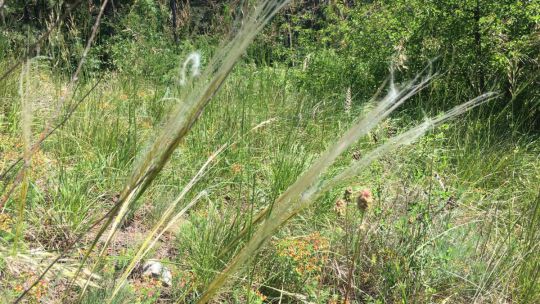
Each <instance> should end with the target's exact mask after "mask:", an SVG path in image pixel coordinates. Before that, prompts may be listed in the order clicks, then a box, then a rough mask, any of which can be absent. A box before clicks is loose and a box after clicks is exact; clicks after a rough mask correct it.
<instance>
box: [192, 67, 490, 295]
mask: <svg viewBox="0 0 540 304" xmlns="http://www.w3.org/2000/svg"><path fill="white" fill-rule="evenodd" d="M417 78H418V77H417ZM429 79H430V78H429V77H428V78H426V79H424V80H423V81H422V82H420V84H416V85H411V84H409V86H406V87H405V89H402V90H399V91H397V90H395V87H394V86H393V85H391V90H390V93H389V94H388V95H387V97H386V98H384V99H383V101H382V102H381V105H379V106H377V107H376V108H375V109H374V110H373V111H372V112H370V113H369V114H368V115H367V116H366V117H365V118H364V119H362V120H360V122H359V123H357V124H356V125H354V126H353V127H352V128H351V129H349V130H348V131H347V132H346V133H345V134H344V135H343V136H342V137H341V138H340V139H339V140H338V141H337V143H336V144H334V145H332V146H331V147H330V148H329V149H328V151H327V152H325V153H324V154H323V155H322V156H321V157H320V158H319V159H318V160H317V161H316V162H315V163H314V165H312V166H311V167H310V168H309V169H308V170H307V172H306V173H304V174H303V175H302V176H301V177H299V178H298V180H297V181H296V182H295V183H294V184H293V185H292V186H290V187H289V188H288V189H287V190H286V191H285V193H284V194H283V195H282V196H281V197H280V198H278V200H279V202H276V203H274V208H273V209H272V210H271V213H270V214H269V215H268V217H267V218H266V219H265V220H264V221H263V222H262V223H261V225H260V226H259V227H258V228H256V230H255V231H254V232H253V234H252V236H251V237H250V239H249V240H248V241H247V243H246V244H245V246H244V247H243V248H242V249H241V250H240V251H239V252H238V253H237V254H236V255H235V256H234V257H233V258H232V260H231V261H230V262H229V264H228V265H227V267H226V268H225V269H224V270H223V271H222V272H221V273H220V274H219V275H217V276H216V277H215V278H214V280H213V281H212V282H211V283H210V284H209V285H208V288H207V290H206V291H205V293H204V294H203V295H202V297H201V298H200V300H199V301H198V303H207V302H208V301H209V300H210V299H211V298H212V297H213V296H214V295H215V294H216V293H217V292H218V291H219V289H220V288H221V287H223V285H224V284H225V282H226V281H227V279H228V278H229V277H230V276H231V275H232V274H234V273H236V272H237V271H238V270H239V269H240V267H241V266H242V265H245V264H246V263H247V262H249V260H250V258H252V257H253V256H254V253H255V252H256V251H257V250H258V249H259V248H260V247H261V246H262V245H263V244H264V243H265V241H266V240H267V238H268V237H269V236H271V235H272V234H273V233H275V231H276V230H277V229H278V228H279V227H280V226H282V225H283V224H284V223H286V222H287V221H288V220H289V219H290V218H292V217H293V216H294V215H296V214H297V213H298V212H300V211H301V210H302V209H304V208H306V207H308V206H309V205H310V204H312V203H313V202H314V201H315V200H316V199H317V198H318V197H319V196H320V195H321V194H323V193H324V192H325V191H327V190H329V189H330V187H331V186H334V185H337V184H339V183H341V182H343V181H344V180H345V179H346V178H348V177H350V176H352V175H353V174H355V173H357V172H358V171H359V170H361V169H363V168H365V167H366V166H367V165H369V164H370V163H371V162H372V161H374V160H375V159H377V158H379V157H381V156H383V155H385V154H386V153H388V152H389V151H391V150H393V149H395V148H396V147H398V146H400V145H405V144H410V143H412V142H414V141H415V140H417V139H418V138H420V137H421V136H422V135H423V134H425V132H427V131H428V130H429V129H430V128H432V127H433V126H435V125H437V124H440V123H442V122H444V121H446V120H448V119H451V118H452V117H455V116H456V115H459V114H461V113H464V112H465V111H467V110H469V109H471V108H473V107H475V106H478V105H479V104H481V103H482V102H485V101H487V100H489V99H490V98H492V97H493V96H494V95H495V94H493V93H488V94H484V95H482V96H479V97H477V98H475V99H473V100H471V101H469V102H466V103H464V104H462V105H460V106H457V107H455V108H454V109H452V110H450V111H448V112H447V113H445V114H444V115H442V116H440V117H439V118H435V119H428V120H426V121H425V122H424V123H422V124H420V125H419V126H417V127H415V128H413V129H411V130H409V131H407V132H404V133H402V134H400V135H398V136H396V137H394V138H392V139H391V140H389V141H388V142H387V143H385V144H384V145H382V146H380V147H379V148H377V149H375V150H374V151H372V152H371V153H369V154H368V155H366V156H364V157H363V158H362V159H360V160H359V161H357V162H355V163H354V165H353V166H351V167H349V169H346V170H345V171H344V172H342V174H339V175H338V176H336V177H334V178H332V179H331V180H330V181H328V182H323V181H320V180H318V177H319V175H320V174H321V173H323V172H324V171H325V169H327V168H328V167H329V166H330V165H331V164H332V163H333V162H334V161H335V159H336V158H337V157H338V156H339V155H340V154H341V153H342V152H343V151H345V149H346V148H348V147H349V146H350V145H352V144H353V143H354V142H356V141H357V140H358V139H359V138H360V135H362V134H364V135H365V133H367V132H368V131H369V129H371V128H372V127H374V126H375V124H376V122H378V121H380V120H381V119H380V118H381V117H386V116H387V115H388V114H390V112H391V111H392V110H393V109H395V108H396V104H397V105H398V104H401V103H402V102H403V101H405V100H406V99H407V98H409V97H410V96H412V95H413V94H414V93H416V92H418V90H419V89H420V88H422V87H424V86H425V84H426V83H427V82H428V81H429Z"/></svg>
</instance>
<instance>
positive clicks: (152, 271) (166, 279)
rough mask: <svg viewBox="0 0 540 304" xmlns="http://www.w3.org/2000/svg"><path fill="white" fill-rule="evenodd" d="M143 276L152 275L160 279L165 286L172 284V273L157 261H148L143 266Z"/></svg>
mask: <svg viewBox="0 0 540 304" xmlns="http://www.w3.org/2000/svg"><path fill="white" fill-rule="evenodd" d="M143 276H147V277H152V278H155V279H158V280H160V281H161V284H162V285H163V286H165V287H169V286H171V285H172V273H171V271H170V270H169V269H168V268H167V267H165V266H163V264H161V263H160V262H158V261H152V260H150V261H148V262H146V263H145V264H144V266H143Z"/></svg>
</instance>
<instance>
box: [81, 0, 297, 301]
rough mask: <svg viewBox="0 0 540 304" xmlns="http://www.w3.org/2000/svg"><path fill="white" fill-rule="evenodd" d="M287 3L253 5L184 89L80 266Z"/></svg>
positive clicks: (284, 0) (281, 0) (273, 1)
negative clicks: (237, 28) (184, 91)
mask: <svg viewBox="0 0 540 304" xmlns="http://www.w3.org/2000/svg"><path fill="white" fill-rule="evenodd" d="M287 3H288V0H261V1H258V2H256V3H255V6H254V8H253V10H252V12H251V13H250V14H249V15H248V16H247V17H246V19H245V22H243V23H242V25H241V27H240V29H239V30H238V32H237V33H236V35H235V36H234V37H233V38H232V40H230V41H229V42H227V43H225V44H224V45H223V46H221V47H219V48H218V50H217V53H216V55H215V56H214V57H213V58H212V59H211V60H210V62H209V65H208V67H207V68H206V69H205V70H204V72H203V73H202V74H201V76H200V77H199V78H198V81H196V82H195V83H194V86H193V88H191V89H190V90H186V93H185V94H184V97H183V98H182V99H183V103H182V104H180V105H178V106H177V107H176V108H175V109H174V110H173V111H172V113H171V115H170V117H169V118H168V120H167V122H166V123H165V124H164V126H163V128H162V130H161V132H160V133H159V135H158V136H157V137H156V139H155V141H154V143H153V144H152V145H151V146H150V148H149V149H148V151H147V152H145V153H144V154H143V155H142V157H141V159H140V160H139V161H138V162H136V164H135V168H134V170H133V172H132V174H131V177H130V178H129V180H128V182H127V184H126V185H125V187H124V189H123V190H122V192H121V194H120V198H119V201H118V203H117V204H116V205H115V206H114V207H113V210H111V216H110V217H109V218H108V219H107V221H106V222H105V223H104V224H103V226H102V227H101V229H100V230H99V231H98V233H97V235H96V237H95V238H94V240H93V242H92V244H91V246H90V248H89V250H88V251H87V252H86V254H85V256H84V258H83V261H82V262H81V267H82V266H83V265H84V263H86V260H87V259H88V256H89V254H90V252H91V251H92V250H93V249H94V248H95V246H96V245H97V242H98V240H99V239H100V238H101V236H102V235H103V234H104V233H105V231H106V230H107V229H109V227H110V230H109V233H108V235H107V237H106V239H105V241H104V243H103V246H102V248H101V250H100V252H99V254H98V259H97V261H96V262H95V264H94V267H92V269H93V270H94V269H96V267H97V266H98V264H99V263H100V261H101V258H102V257H103V255H104V253H105V251H106V248H107V247H108V245H109V244H110V242H111V240H112V239H113V237H114V235H115V233H116V231H117V229H118V228H119V226H120V224H121V222H122V220H123V219H124V217H125V215H126V214H127V213H128V211H129V210H131V209H132V204H133V202H134V201H136V200H137V199H138V198H139V197H140V196H141V195H142V194H143V193H144V191H145V190H146V189H147V187H148V186H149V185H150V184H151V183H152V181H153V180H154V179H155V178H156V176H157V175H158V173H159V172H160V171H161V169H162V168H163V167H164V166H165V164H166V163H167V162H168V160H169V158H170V157H171V155H172V152H173V151H174V150H175V149H176V147H177V146H178V144H179V143H180V141H181V140H182V139H183V138H184V137H185V135H186V134H187V133H188V132H189V130H190V129H191V127H192V126H193V124H194V123H195V122H196V121H197V119H198V117H199V116H200V115H201V114H202V111H203V110H204V107H205V106H206V105H207V104H208V103H209V102H210V100H211V99H212V97H213V96H214V95H215V93H216V92H217V91H218V90H219V88H220V87H221V85H222V84H223V82H224V80H225V79H226V78H227V76H228V75H229V73H230V72H231V70H232V68H233V67H234V65H235V63H236V62H237V61H238V59H239V58H240V56H241V55H242V54H243V53H244V51H245V50H246V48H247V47H248V45H249V44H250V43H251V42H252V41H253V39H254V38H255V36H256V35H257V33H259V32H260V31H261V30H262V28H263V27H264V25H265V24H266V23H267V22H268V21H270V19H271V18H272V17H273V16H274V15H275V13H276V12H278V11H279V10H280V9H281V8H282V7H283V6H285V5H286V4H287ZM85 290H86V288H84V289H83V291H82V292H81V297H82V295H84V292H85Z"/></svg>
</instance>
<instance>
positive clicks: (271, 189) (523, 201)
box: [0, 65, 540, 303]
mask: <svg viewBox="0 0 540 304" xmlns="http://www.w3.org/2000/svg"><path fill="white" fill-rule="evenodd" d="M289 73H292V72H291V71H285V70H283V69H261V68H254V67H251V66H245V65H243V66H240V67H239V68H238V69H237V70H236V72H235V73H234V75H232V77H230V79H228V80H227V83H226V85H225V86H224V88H223V89H222V90H221V91H220V93H219V94H218V96H217V97H216V99H215V100H214V101H213V102H212V103H211V105H210V106H209V107H208V108H207V109H206V111H205V113H204V115H203V117H202V119H201V120H200V121H199V122H198V123H197V125H196V127H195V128H194V129H193V130H192V132H191V133H190V135H189V136H188V138H187V139H186V140H185V141H184V142H183V143H182V144H181V146H180V147H179V149H178V150H177V152H175V154H174V156H173V159H172V161H171V163H170V164H169V165H167V167H166V168H165V169H164V171H163V172H162V174H161V175H160V177H159V178H158V180H157V181H156V182H155V183H154V184H153V185H152V187H151V188H150V189H149V191H147V193H146V194H145V195H144V197H143V198H142V199H141V200H140V201H139V202H140V203H141V204H142V205H143V206H142V208H141V209H140V210H141V211H140V212H138V213H136V214H133V215H130V220H129V224H128V225H127V227H125V229H124V230H123V231H122V235H121V237H120V239H121V240H119V241H116V242H115V244H114V246H113V249H112V251H111V254H110V255H109V256H108V259H107V263H108V264H107V265H106V266H105V267H104V269H103V271H102V273H101V274H102V275H103V276H104V278H105V280H104V281H102V282H101V284H102V285H105V286H107V285H108V284H110V283H109V282H108V281H107V280H108V279H112V278H113V277H114V276H115V273H118V272H119V271H120V270H121V268H122V267H124V266H125V261H126V259H127V257H129V256H130V255H133V254H134V253H133V248H134V245H135V244H136V243H137V242H140V241H141V238H140V235H143V234H144V233H145V232H146V231H147V230H148V229H149V228H150V227H151V226H152V224H153V223H154V222H155V221H156V220H157V219H158V218H159V215H160V212H162V211H163V209H164V207H165V206H166V205H167V203H169V202H170V201H171V200H172V199H173V198H174V197H175V196H176V195H177V194H178V193H179V192H180V190H181V188H182V186H183V185H184V184H185V183H186V182H187V181H188V180H189V179H190V178H191V177H192V176H193V175H194V174H195V173H196V172H197V170H198V169H199V167H200V166H201V165H202V163H203V162H204V161H205V160H206V158H207V157H208V156H209V155H210V154H211V153H212V152H214V151H216V150H217V149H218V148H219V147H220V146H221V145H222V144H224V143H232V142H235V143H234V144H233V145H232V146H231V147H229V148H228V149H227V150H226V151H225V152H224V154H222V155H221V156H220V158H219V162H218V163H216V164H215V165H214V166H213V167H212V169H211V171H210V173H209V174H208V175H207V176H206V177H205V178H204V179H203V180H202V181H201V182H200V183H199V184H198V185H197V186H196V187H195V189H194V191H192V194H190V197H188V198H187V199H186V200H185V202H184V203H183V204H187V202H188V201H189V198H191V197H193V196H195V195H196V194H197V193H198V192H200V191H202V190H206V191H207V192H208V196H207V198H206V199H205V200H203V201H202V202H200V203H199V204H198V205H197V206H196V207H195V208H194V209H193V210H191V211H190V212H189V215H188V216H186V217H185V219H184V220H183V221H181V222H180V223H178V225H176V227H177V229H175V231H174V232H173V233H171V234H170V235H168V236H167V237H166V240H165V241H164V242H162V243H160V244H159V246H158V248H156V249H155V250H154V251H153V253H152V255H153V256H154V257H158V258H160V259H163V260H165V261H167V263H168V265H169V267H171V269H172V270H173V274H174V284H173V286H174V287H171V288H159V287H155V285H154V283H153V282H151V281H148V280H144V279H141V278H137V277H135V278H132V279H131V280H130V285H129V286H128V287H127V288H126V289H125V292H124V295H123V296H124V297H125V298H123V299H124V300H126V301H127V300H130V301H133V300H134V299H139V301H142V302H145V301H147V302H150V303H152V302H154V300H155V299H156V298H157V297H161V298H163V299H166V298H174V299H178V298H180V299H181V300H182V301H186V302H189V301H191V300H193V299H196V298H197V297H198V296H199V295H200V293H201V292H202V291H203V290H204V286H205V285H206V284H207V283H208V282H209V280H210V279H211V278H212V277H213V276H214V275H215V273H216V272H217V271H220V270H221V269H222V268H223V265H224V261H226V260H227V256H228V255H227V254H225V255H219V253H220V252H221V251H222V249H223V248H224V247H225V246H226V245H227V244H229V243H231V241H232V240H233V239H234V237H235V235H236V233H237V232H238V231H239V230H240V229H242V228H243V227H244V226H245V225H246V223H247V222H249V219H250V217H251V215H253V213H254V212H256V211H257V210H259V209H260V208H261V207H263V206H266V205H267V204H269V202H272V201H273V200H274V199H275V198H276V196H277V195H278V194H279V193H280V192H281V191H283V190H284V189H285V188H286V187H287V186H288V185H290V184H291V183H292V182H293V181H294V180H295V178H296V177H297V176H298V175H299V174H300V173H301V172H302V170H303V169H305V168H306V166H307V165H308V164H309V163H310V160H311V159H312V158H313V157H314V156H315V155H317V154H318V153H320V152H321V151H323V149H324V148H325V147H326V146H327V145H328V144H329V143H331V142H332V141H333V140H335V138H336V136H337V135H338V134H341V133H342V132H343V131H344V130H346V128H347V127H348V126H349V125H350V123H351V122H352V121H353V119H354V117H356V116H358V115H361V113H362V112H363V108H362V107H363V106H364V105H363V104H362V103H361V101H358V102H357V103H355V104H354V105H353V109H352V112H351V114H347V113H345V110H344V100H345V94H343V98H341V99H329V100H316V99H314V98H313V97H311V96H310V95H309V93H306V92H302V91H298V90H297V89H296V87H295V84H294V83H293V82H292V81H291V80H290V79H291V77H290V75H289ZM32 77H34V79H35V84H34V87H32V86H30V91H31V92H32V93H33V94H34V95H33V96H34V97H33V98H32V104H33V107H34V108H35V109H36V110H35V117H34V118H35V119H34V130H39V129H40V127H41V126H42V124H43V119H44V117H46V115H47V113H46V111H45V110H43V109H46V108H47V107H48V106H50V105H49V104H47V102H50V103H53V101H52V100H54V98H53V97H54V96H55V95H57V94H61V93H62V86H61V82H60V81H55V80H54V77H52V76H50V75H48V74H47V73H46V69H40V70H39V71H36V72H35V73H33V74H32ZM55 83H58V84H56V85H55ZM16 86H17V83H16V79H12V80H11V82H10V84H9V85H7V86H5V87H4V88H3V89H2V91H0V94H2V96H1V97H2V107H4V109H5V110H4V111H2V113H3V114H2V116H1V121H0V122H1V125H2V127H1V129H0V130H1V131H0V132H1V133H0V149H1V150H0V151H1V154H0V155H1V156H0V164H1V165H2V167H3V166H4V165H5V164H6V163H9V160H11V159H13V157H14V156H15V155H17V153H20V151H21V147H20V142H19V138H20V125H19V118H18V115H19V114H18V113H19V106H18V104H19V100H18V96H17V94H16ZM164 96H167V88H165V87H162V86H156V85H153V84H151V83H148V82H146V81H144V80H143V79H127V78H125V76H123V75H112V76H110V77H109V78H108V79H106V80H104V82H103V83H102V84H101V85H100V86H99V87H98V89H97V90H96V91H95V92H93V93H92V94H91V95H90V97H89V98H88V100H87V101H86V102H85V103H84V104H83V105H82V106H81V108H80V109H79V110H78V111H77V112H76V113H75V115H74V117H73V118H72V119H71V120H70V122H69V123H68V124H67V125H66V126H65V127H64V128H62V129H61V130H59V131H58V132H57V133H56V135H54V136H53V137H52V138H51V139H50V140H48V141H47V142H46V144H45V146H44V149H43V152H40V153H39V154H38V155H36V157H35V158H34V161H33V166H32V171H31V173H30V179H29V180H30V185H31V186H30V190H29V194H28V201H27V208H26V212H25V222H24V231H25V241H24V247H27V248H45V249H47V250H56V249H62V246H64V245H65V243H66V242H68V241H70V240H72V239H73V238H74V237H75V235H77V234H78V233H80V232H82V231H85V229H86V228H87V227H88V226H89V225H90V223H92V222H93V221H95V220H96V219H97V218H99V216H101V215H103V214H104V213H105V212H106V210H108V208H109V207H110V206H112V204H113V203H114V196H115V195H116V192H117V191H119V190H120V188H121V185H122V182H123V179H124V178H125V177H126V176H127V174H128V173H129V168H130V167H131V165H132V162H133V161H134V157H135V155H137V153H138V152H139V151H141V150H142V149H144V147H145V143H146V142H147V140H148V139H149V138H151V136H152V134H153V131H152V130H153V129H154V128H156V127H159V122H160V121H161V118H162V117H163V116H165V115H166V112H167V109H169V108H170V107H171V106H172V105H173V104H174V103H176V102H177V101H175V100H173V99H167V98H164ZM43 104H45V106H44V105H43ZM40 109H42V110H40ZM485 111H487V109H486V110H485ZM514 119H516V120H517V119H519V118H514ZM267 120H270V122H269V123H268V124H267V125H265V126H264V127H262V128H260V129H257V130H256V131H250V129H251V128H253V127H254V126H256V125H257V124H259V123H260V122H263V121H267ZM484 122H485V120H481V119H480V118H476V117H475V115H474V114H472V115H469V116H468V117H466V118H461V119H460V120H458V121H457V123H456V124H455V125H454V124H451V125H445V126H443V127H442V128H439V129H437V130H434V131H433V132H432V133H431V134H430V135H429V136H427V137H425V138H424V139H422V140H421V141H420V142H419V143H418V144H416V145H414V146H412V147H408V148H405V149H402V150H400V151H399V152H397V153H394V154H393V155H389V156H387V157H385V158H383V159H382V160H381V161H378V162H376V163H375V164H374V165H372V166H371V168H370V170H368V171H367V172H363V173H362V174H361V175H360V176H358V178H357V180H356V182H355V183H353V184H351V185H350V187H352V188H353V189H354V190H359V189H363V188H368V189H370V190H371V191H372V192H373V193H374V196H375V202H374V204H373V206H372V207H371V208H370V211H369V212H368V214H367V215H366V218H364V219H363V221H362V220H361V217H360V214H359V212H358V210H357V209H356V208H355V206H354V204H348V206H347V207H346V208H345V209H346V210H343V214H340V212H338V211H340V210H336V208H335V202H336V200H337V199H338V198H340V197H341V196H342V194H343V192H344V190H345V189H334V190H333V191H332V192H331V193H328V194H327V195H326V196H325V197H324V198H323V199H322V200H320V201H319V202H318V203H317V204H316V207H315V208H312V209H310V210H308V211H306V212H304V213H302V214H301V216H299V217H297V218H296V219H294V220H293V221H291V222H290V223H289V224H288V225H287V226H286V227H284V228H283V229H282V230H281V231H280V232H279V233H278V235H276V236H275V237H274V238H273V239H272V241H271V242H270V245H269V246H266V247H265V248H264V250H263V251H262V252H260V253H259V255H258V256H257V258H256V259H255V260H254V264H253V265H251V266H250V267H249V268H247V269H246V271H245V272H244V273H243V274H241V277H238V278H236V280H234V282H231V284H230V288H229V289H228V290H227V291H225V292H224V293H223V294H222V295H221V296H220V298H219V299H218V300H220V301H228V302H239V303H243V302H246V301H247V300H248V299H249V301H250V302H252V303H258V301H259V302H260V301H261V299H262V298H264V297H267V300H276V301H277V300H278V299H280V298H283V300H284V301H290V302H299V301H303V300H305V301H313V302H319V303H326V302H328V301H332V300H335V301H337V300H339V299H342V298H343V295H344V294H345V293H346V292H347V291H346V290H347V280H348V278H347V276H348V274H347V273H348V269H349V266H350V258H351V257H352V255H353V251H354V248H356V247H355V246H356V245H355V244H359V246H360V247H359V248H361V254H360V258H359V260H358V262H357V267H356V268H355V270H354V273H353V275H354V282H353V283H354V284H353V286H355V287H354V288H353V290H352V291H350V292H352V293H353V294H354V295H355V296H356V297H357V298H358V299H359V298H360V297H362V298H363V299H364V300H366V301H368V302H374V303H376V302H381V301H382V302H398V301H407V302H412V303H415V302H429V301H434V302H444V301H445V300H446V301H448V302H452V303H461V302H463V303H465V302H470V301H471V299H475V300H478V301H486V302H496V301H503V302H504V301H510V300H511V299H514V300H517V301H518V302H519V301H520V300H522V301H525V300H528V301H532V302H534V300H540V298H539V297H540V295H539V294H540V290H539V287H538V281H537V280H536V281H535V280H534V279H535V277H534V274H536V276H538V267H539V265H538V263H539V262H538V258H537V257H535V256H534V252H535V250H536V251H537V250H538V248H537V244H538V240H539V239H540V235H539V233H538V229H537V227H538V220H539V217H540V215H539V214H538V213H539V212H540V211H538V209H539V207H538V205H539V204H540V202H539V201H538V195H539V194H538V188H539V187H538V186H539V185H540V159H539V158H538V155H539V154H540V143H539V142H538V140H535V139H531V138H529V137H526V136H523V135H519V134H516V133H515V132H512V131H511V130H510V131H509V132H505V131H504V130H500V129H495V128H489V127H486V124H485V123H484ZM412 123H413V122H412V119H411V118H410V117H408V116H406V115H405V114H403V115H401V116H394V118H393V119H389V120H387V121H385V122H384V124H382V125H381V126H380V127H379V128H378V129H377V130H376V131H375V132H373V133H372V134H371V136H370V137H369V138H365V139H363V140H362V141H361V142H359V143H358V144H357V146H356V147H355V149H354V151H350V153H349V154H348V155H347V157H346V158H343V159H342V160H340V161H339V163H338V164H337V166H346V165H347V164H348V163H349V162H351V161H354V160H353V155H354V154H355V153H365V151H367V150H368V149H370V148H371V147H373V146H375V145H376V144H380V142H382V141H384V140H385V138H387V136H388V135H389V134H393V133H394V132H396V131H397V130H400V129H402V128H404V127H406V126H408V125H411V124H412ZM34 133H36V132H34ZM501 134H502V136H501ZM488 139H489V140H488ZM437 177H438V178H437ZM17 197H18V196H17V195H13V199H14V200H11V201H10V202H9V204H8V206H7V210H8V214H9V215H10V217H11V218H12V219H13V220H15V217H16V215H15V214H16V213H15V206H16V200H17ZM4 222H6V223H7V221H6V220H4ZM12 226H15V225H9V223H7V224H6V227H2V228H3V229H4V231H3V232H0V233H2V236H3V239H4V240H5V241H6V243H7V241H8V240H10V239H11V237H12V236H11V235H12V234H11V232H10V231H11V229H12V228H13V227H12ZM3 246H4V245H3ZM5 246H7V245H5ZM22 264H23V265H24V263H22ZM0 265H1V266H0V270H1V276H0V278H1V280H0V286H1V288H0V297H4V298H5V299H10V298H11V297H12V296H13V295H14V294H15V292H14V290H17V289H20V287H21V286H24V282H25V281H27V280H30V279H31V278H32V277H33V276H34V275H35V274H32V272H31V270H29V269H27V267H25V266H14V265H16V264H15V263H12V262H10V261H9V260H8V259H5V262H4V263H3V264H0ZM13 268H16V269H13ZM16 271H19V272H21V273H22V275H20V274H17V273H16ZM42 285H43V286H42V287H41V288H42V290H43V291H42V293H40V292H34V293H33V294H32V296H31V298H32V299H34V300H37V299H42V300H44V301H46V302H49V301H53V299H56V300H58V290H61V288H62V286H63V285H62V282H61V280H60V281H46V282H43V284H42ZM40 286H41V285H40ZM38 291H40V290H38ZM106 292H107V289H104V290H93V291H92V292H91V293H90V294H89V296H88V298H87V300H86V301H87V302H88V303H100V302H101V300H100V299H102V297H103V296H104V295H105V293H106ZM263 295H264V296H263ZM526 297H529V298H526ZM145 299H146V300H145ZM119 302H122V300H119Z"/></svg>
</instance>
